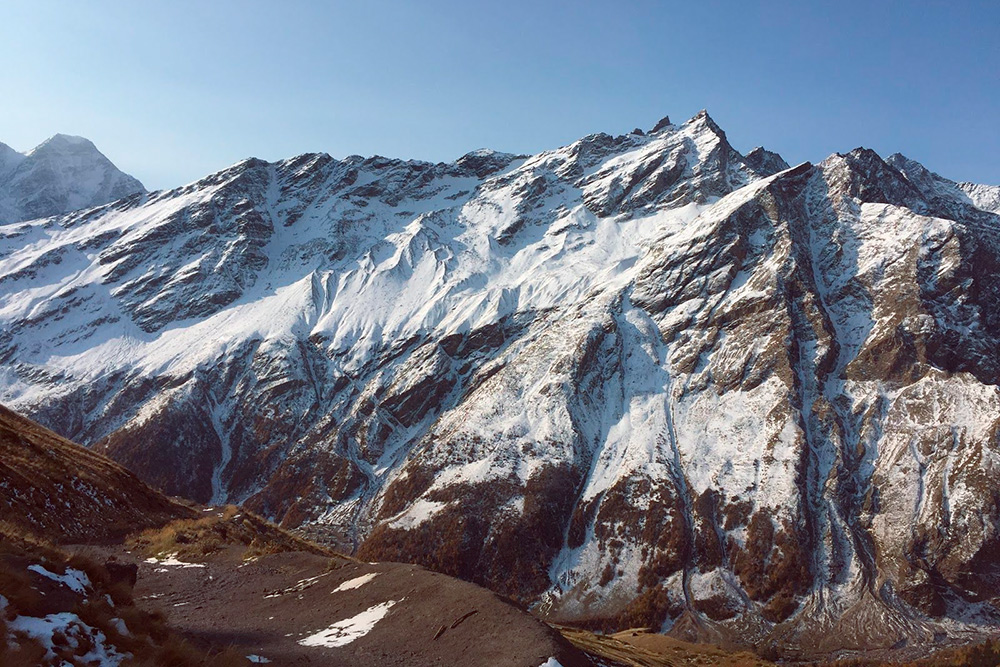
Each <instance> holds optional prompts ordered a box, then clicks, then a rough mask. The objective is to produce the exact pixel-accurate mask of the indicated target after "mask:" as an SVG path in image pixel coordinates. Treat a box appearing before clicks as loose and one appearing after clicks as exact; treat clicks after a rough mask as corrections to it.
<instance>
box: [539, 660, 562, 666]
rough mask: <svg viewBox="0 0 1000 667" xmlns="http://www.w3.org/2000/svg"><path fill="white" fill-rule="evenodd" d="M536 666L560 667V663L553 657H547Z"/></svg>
mask: <svg viewBox="0 0 1000 667" xmlns="http://www.w3.org/2000/svg"><path fill="white" fill-rule="evenodd" d="M538 667H562V663H560V662H559V661H558V660H556V659H555V658H549V659H548V660H546V661H545V662H543V663H542V664H540V665H539V666H538Z"/></svg>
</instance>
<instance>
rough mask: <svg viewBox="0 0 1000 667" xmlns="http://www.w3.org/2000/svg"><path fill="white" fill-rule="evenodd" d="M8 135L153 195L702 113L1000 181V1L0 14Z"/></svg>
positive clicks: (812, 148)
mask: <svg viewBox="0 0 1000 667" xmlns="http://www.w3.org/2000/svg"><path fill="white" fill-rule="evenodd" d="M0 63H2V73H0V98H2V101H0V141H3V142H5V143H8V144H10V145H11V146H13V147H14V148H16V149H18V150H27V149H29V148H31V147H32V146H34V145H35V144H37V143H38V142H40V141H41V140H43V139H44V138H46V137H47V136H49V135H51V134H54V133H56V132H64V133H68V134H80V135H84V136H86V137H89V138H90V139H92V140H93V141H94V142H95V143H96V144H97V145H98V147H99V148H101V149H102V150H103V151H104V153H105V154H107V155H108V156H109V157H110V158H111V159H112V160H114V161H115V162H116V163H117V164H118V165H119V166H120V167H122V168H123V169H125V170H126V171H129V172H131V173H133V174H134V175H136V176H137V177H139V178H140V179H141V180H143V182H145V183H146V185H147V187H150V188H162V187H172V186H175V185H180V184H182V183H184V182H187V181H191V180H194V179H196V178H200V177H201V176H203V175H206V174H208V173H210V172H212V171H215V170H218V169H220V168H223V167H225V166H227V165H229V164H231V163H233V162H236V161H238V160H240V159H242V158H244V157H248V156H251V155H253V156H257V157H262V158H266V159H278V158H282V157H288V156H291V155H295V154H298V153H303V152H308V151H326V152H328V153H330V154H332V155H334V156H336V157H343V156H346V155H350V154H353V153H357V154H362V155H371V154H375V153H378V154H382V155H390V156H398V157H406V158H410V157H413V158H422V159H428V160H450V159H454V158H456V157H458V156H460V155H462V154H463V153H465V152H467V151H469V150H472V149H476V148H480V147H490V148H496V149H499V150H507V151H512V152H535V151H539V150H542V149H546V148H553V147H556V146H559V145H562V144H565V143H568V142H570V141H573V140H575V139H577V138H579V137H581V136H583V135H586V134H589V133H592V132H598V131H605V132H609V133H622V132H627V131H628V130H631V129H632V128H633V127H635V126H639V127H643V128H649V127H651V126H652V125H653V124H654V123H655V122H656V121H657V120H658V119H659V118H660V117H662V116H663V115H667V114H669V115H670V117H671V118H672V119H674V120H675V121H676V120H683V119H686V118H688V117H690V116H692V115H694V114H695V113H696V112H697V111H698V110H699V109H701V108H703V107H704V108H707V109H708V110H709V112H710V113H711V114H712V116H713V117H714V118H715V119H716V120H717V121H718V122H719V124H720V125H722V127H723V128H724V129H725V130H726V131H727V133H728V135H729V138H730V140H731V142H732V143H733V144H734V145H735V146H736V147H737V148H738V149H741V150H748V149H750V148H752V147H753V146H755V145H758V144H763V145H765V146H767V147H768V148H771V149H773V150H777V151H779V152H780V153H782V155H784V156H785V158H786V159H787V160H788V161H789V162H792V163H795V162H799V161H802V160H820V159H822V158H824V157H826V156H827V155H829V154H830V153H832V152H835V151H846V150H850V149H851V148H854V147H856V146H859V145H864V146H868V147H871V148H874V149H875V150H877V151H879V152H880V153H882V154H883V155H888V154H889V153H892V152H894V151H900V152H903V153H905V154H907V155H908V156H910V157H912V158H915V159H918V160H920V161H922V162H924V163H925V164H926V165H927V166H928V167H930V168H931V169H933V170H935V171H938V172H940V173H941V174H943V175H946V176H949V177H951V178H955V179H957V180H973V181H978V182H986V183H1000V2H996V1H991V2H972V1H958V2H940V3H930V2H916V1H911V2H881V1H877V0H868V1H865V2H849V1H846V0H844V1H840V2H829V3H819V2H766V3H761V4H760V5H759V6H756V5H754V3H751V2H698V1H694V0H691V1H689V2H600V3H598V2H586V1H578V2H545V1H544V0H537V1H534V2H532V1H522V0H507V1H503V2H490V3H486V2H480V1H478V0H466V1H457V0H456V1H450V0H449V1H434V0H422V1H420V2H416V1H414V2H383V1H377V0H354V1H352V2H332V1H331V2H305V1H300V2H296V1H286V2H281V3H278V2H273V3H265V2H224V1H220V0H205V1H199V2H186V1H177V0H172V1H170V2H157V3H153V2H145V1H137V0H134V1H131V2H110V1H87V2H84V1H80V0H73V1H66V2H54V1H47V0H31V1H26V2H13V1H12V2H4V3H3V4H2V6H0Z"/></svg>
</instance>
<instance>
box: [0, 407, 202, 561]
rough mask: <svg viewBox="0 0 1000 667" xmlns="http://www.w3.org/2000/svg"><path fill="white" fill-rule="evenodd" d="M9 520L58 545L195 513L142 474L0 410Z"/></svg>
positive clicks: (0, 480) (0, 493) (1, 470)
mask: <svg viewBox="0 0 1000 667" xmlns="http://www.w3.org/2000/svg"><path fill="white" fill-rule="evenodd" d="M0 507H2V508H3V514H2V516H3V521H4V522H6V523H7V524H8V526H13V527H17V528H18V529H19V530H21V531H24V532H25V533H28V534H30V535H35V536H39V537H42V538H43V539H45V540H49V541H53V542H85V541H94V540H97V541H101V540H108V539H114V538H121V537H123V536H124V535H126V534H128V533H131V532H133V531H136V530H142V529H144V528H153V527H158V526H162V525H164V524H165V523H167V522H169V521H172V520H174V519H179V518H184V517H191V516H194V512H193V511H192V510H191V509H189V508H187V507H185V506H183V505H180V504H178V503H175V502H173V501H171V500H170V499H168V498H166V497H165V496H164V495H163V494H161V493H159V492H157V491H155V490H153V489H151V488H149V487H148V486H146V485H145V484H143V483H142V482H140V481H139V479H138V478H136V476H135V475H133V474H132V473H130V472H128V471H127V470H125V469H124V468H122V467H121V466H119V465H118V464H116V463H114V462H112V461H110V460H108V459H106V458H105V457H103V456H100V455H97V454H94V453H93V452H90V451H88V450H87V449H84V448H83V447H80V446H79V445H77V444H75V443H72V442H70V441H68V440H66V439H64V438H60V437H59V436H57V435H56V434H55V433H52V432H51V431H48V430H47V429H44V428H42V427H41V426H39V425H38V424H35V423H33V422H31V421H30V420H28V419H25V418H23V417H21V416H19V415H17V414H15V413H13V412H11V411H10V410H8V409H7V408H5V407H3V406H0Z"/></svg>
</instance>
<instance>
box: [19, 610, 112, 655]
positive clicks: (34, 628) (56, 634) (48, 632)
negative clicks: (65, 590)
mask: <svg viewBox="0 0 1000 667" xmlns="http://www.w3.org/2000/svg"><path fill="white" fill-rule="evenodd" d="M7 630H8V631H9V632H21V633H24V634H25V635H27V636H28V637H31V638H32V639H34V640H36V641H38V642H39V643H40V644H41V645H42V647H43V648H45V650H46V655H45V659H46V660H55V659H56V654H55V651H54V648H55V647H56V644H57V643H58V645H59V647H66V646H68V647H69V648H71V649H77V648H79V647H83V646H90V647H91V648H90V650H89V651H88V652H87V653H86V654H84V655H81V656H80V658H79V664H81V665H92V666H93V667H118V665H120V664H121V663H122V661H123V660H125V659H127V658H131V657H132V656H131V654H128V653H119V652H118V651H117V650H115V648H114V647H113V646H111V645H109V644H107V643H106V642H107V638H106V637H105V636H104V633H103V632H101V631H100V630H96V629H95V628H92V627H90V626H89V625H87V624H86V623H84V622H83V621H82V620H80V617H79V616H77V615H76V614H72V613H70V612H62V613H59V614H49V615H48V616H46V617H45V618H35V617H33V616H18V617H17V618H15V619H14V620H13V621H8V622H7Z"/></svg>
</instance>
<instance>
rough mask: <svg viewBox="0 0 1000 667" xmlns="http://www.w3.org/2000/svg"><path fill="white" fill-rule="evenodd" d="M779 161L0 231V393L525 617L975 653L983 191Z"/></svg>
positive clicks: (989, 504) (121, 215)
mask: <svg viewBox="0 0 1000 667" xmlns="http://www.w3.org/2000/svg"><path fill="white" fill-rule="evenodd" d="M787 166H788V165H787V164H785V163H784V161H783V160H782V159H781V158H780V156H778V155H776V154H774V153H770V152H769V151H765V150H763V149H755V150H754V151H751V152H750V153H749V154H748V155H747V156H743V155H741V154H740V153H738V152H737V151H735V150H734V149H733V148H732V147H731V146H730V145H729V143H728V141H727V139H726V136H725V134H724V133H723V132H722V130H721V129H720V128H719V127H718V126H717V125H716V124H715V123H714V122H713V121H712V119H711V118H710V117H709V116H708V115H707V114H705V113H701V114H699V115H697V116H695V117H694V118H692V119H691V120H690V121H688V122H686V123H683V124H680V125H674V124H671V123H670V121H669V120H667V119H664V121H661V123H659V124H658V125H657V127H656V129H655V130H654V131H652V132H650V133H648V134H640V133H635V134H630V135H625V136H620V137H611V136H608V135H603V134H599V135H592V136H589V137H586V138H584V139H581V140H580V141H578V142H576V143H574V144H572V145H570V146H567V147H564V148H561V149H558V150H554V151H549V152H545V153H541V154H539V155H535V156H530V157H523V156H520V157H519V156H512V155H506V154H501V153H495V152H490V151H478V152H475V153H471V154H469V155H466V156H464V157H462V158H461V159H459V160H457V161H456V162H454V163H449V164H436V165H435V164H427V163H421V162H402V161H398V160H389V159H385V158H380V157H375V158H368V159H363V158H360V157H348V158H346V159H344V160H335V159H333V158H331V157H329V156H326V155H304V156H300V157H297V158H293V159H290V160H286V161H283V162H278V163H273V164H269V163H265V162H262V161H259V160H248V161H246V162H243V163H240V164H238V165H236V166H234V167H232V168H230V169H228V170H226V171H224V172H220V173H218V174H215V175H213V176H210V177H208V178H206V179H204V180H202V181H199V182H197V183H193V184H191V185H188V186H186V187H183V188H179V189H177V190H173V191H169V192H158V193H152V194H150V195H146V196H142V197H140V198H136V199H132V200H128V201H121V202H118V203H116V204H114V205H112V206H108V207H104V208H101V209H96V210H92V211H84V212H79V213H74V214H70V215H67V216H64V217H61V218H57V219H52V220H47V221H35V222H32V223H24V224H15V225H7V226H4V227H0V285H3V289H2V290H0V320H2V328H0V399H2V400H5V401H7V402H8V403H10V404H12V405H14V406H16V407H17V408H18V409H21V410H24V411H26V412H28V413H29V414H31V415H32V416H33V417H34V418H36V419H39V420H40V421H42V422H43V423H45V424H47V425H49V426H51V427H52V428H54V429H56V430H57V431H59V432H61V433H64V434H67V435H71V436H72V437H74V438H76V439H78V440H80V441H82V442H85V443H87V444H89V445H91V446H93V447H95V448H97V449H99V450H100V451H104V452H108V453H110V454H111V455H112V456H113V457H115V458H116V459H118V460H119V461H122V462H124V463H125V464H127V465H128V466H129V467H131V468H132V469H134V470H136V471H137V472H138V474H139V475H140V476H142V477H143V478H144V479H146V480H148V481H151V482H153V483H154V484H155V485H157V486H159V487H160V488H162V489H164V490H166V491H168V492H170V493H177V494H183V495H187V496H189V497H191V498H194V499H196V500H201V501H209V500H213V501H215V502H221V501H227V500H228V501H240V502H245V503H246V504H247V505H248V506H250V507H252V508H254V509H256V510H258V511H260V512H262V513H264V514H266V515H268V516H271V517H273V518H275V519H277V520H279V521H282V522H284V524H285V525H290V526H298V525H306V526H308V527H309V529H310V530H312V531H315V534H323V535H327V536H329V537H330V538H331V539H333V540H335V541H339V543H340V544H345V545H347V546H349V547H352V548H358V549H359V550H360V553H361V554H362V555H363V556H364V557H365V558H369V559H376V558H378V559H395V560H409V561H414V562H418V563H421V564H425V565H428V566H431V567H433V568H436V569H438V570H441V571H444V572H447V573H450V574H456V575H459V576H461V577H464V578H467V579H470V580H473V581H476V582H481V583H484V584H486V585H488V586H490V587H492V588H494V589H495V590H497V591H499V592H501V593H504V594H506V595H510V596H512V597H516V598H518V599H520V600H522V601H525V602H527V603H531V604H534V605H535V608H536V609H537V610H538V611H539V612H540V613H544V614H548V615H549V616H551V617H552V618H556V619H575V620H581V619H589V620H590V621H591V622H593V623H595V624H600V625H606V626H622V627H627V626H635V625H643V624H653V625H656V626H660V625H662V627H664V628H669V629H671V631H672V632H674V633H675V634H678V635H680V636H683V637H702V638H712V637H716V638H718V637H734V638H738V639H742V640H745V641H753V642H760V641H765V640H767V641H773V642H776V643H778V644H780V645H782V646H784V647H786V648H789V649H792V650H803V651H815V652H825V651H835V650H839V649H850V648H854V647H858V646H871V645H879V646H883V645H884V646H893V645H896V644H897V643H899V642H901V641H904V640H905V641H909V642H927V641H933V640H935V639H942V638H944V637H946V636H948V635H949V634H951V635H958V634H961V633H963V632H978V631H981V630H983V629H984V628H989V627H994V626H995V624H996V623H997V622H998V616H997V613H998V612H997V610H996V608H995V606H994V595H995V594H994V592H993V591H995V590H996V585H997V584H998V583H1000V582H998V580H997V579H998V573H1000V571H998V565H1000V563H998V561H997V559H996V556H995V554H997V553H1000V552H998V551H997V548H998V546H1000V545H998V544H997V536H998V531H997V529H998V520H1000V505H998V498H1000V496H998V494H997V490H996V484H995V482H994V481H993V480H995V477H996V467H997V465H998V463H1000V459H998V452H997V443H996V432H997V420H998V415H1000V396H998V394H997V389H996V385H997V375H998V368H997V363H998V362H997V359H998V356H997V344H998V340H997V334H996V333H995V332H996V331H998V328H997V323H998V320H1000V307H998V303H997V299H998V296H997V295H998V294H1000V291H998V290H1000V270H998V269H1000V267H998V266H997V258H998V257H1000V254H998V253H1000V247H998V244H1000V238H998V235H997V230H998V229H1000V217H998V216H997V215H996V213H995V210H996V209H995V206H993V204H991V202H992V201H993V199H991V197H992V196H993V195H995V192H994V190H995V189H991V188H990V187H988V186H973V185H969V184H955V183H952V182H950V181H947V180H946V179H943V178H941V177H939V176H937V175H934V174H931V173H930V172H928V171H927V170H925V169H923V167H921V166H920V165H918V164H917V163H914V162H912V161H909V160H907V159H906V158H903V157H902V156H893V157H892V158H890V159H889V160H888V161H886V160H883V159H882V158H881V157H879V156H878V155H876V154H875V153H874V152H872V151H869V150H865V149H857V150H855V151H852V152H850V153H847V154H843V155H841V154H837V155H833V156H831V157H830V158H828V159H826V160H824V161H823V162H821V163H819V164H816V165H812V164H808V163H807V164H802V165H799V166H797V167H794V168H790V169H789V168H787Z"/></svg>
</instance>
